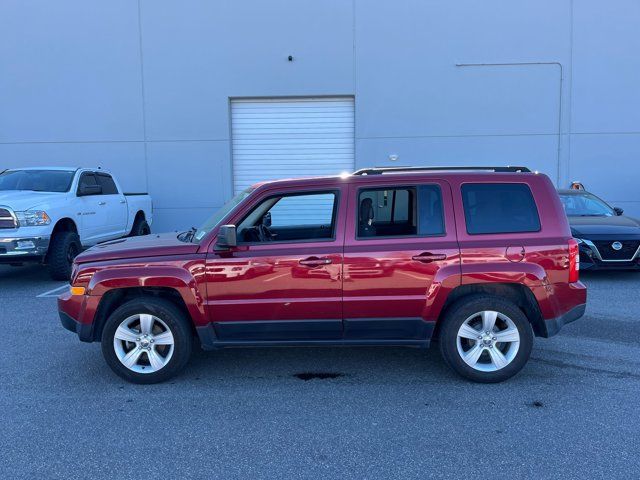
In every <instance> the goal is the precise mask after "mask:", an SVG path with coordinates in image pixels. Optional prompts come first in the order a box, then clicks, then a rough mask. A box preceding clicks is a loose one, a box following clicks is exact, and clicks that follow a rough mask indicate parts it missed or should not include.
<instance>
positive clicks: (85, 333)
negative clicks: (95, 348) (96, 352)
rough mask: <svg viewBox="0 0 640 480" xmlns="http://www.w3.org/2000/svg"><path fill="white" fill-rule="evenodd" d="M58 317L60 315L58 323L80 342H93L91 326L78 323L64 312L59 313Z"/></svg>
mask: <svg viewBox="0 0 640 480" xmlns="http://www.w3.org/2000/svg"><path fill="white" fill-rule="evenodd" d="M58 315H60V323H62V326H63V327H64V328H66V329H67V330H69V331H70V332H73V333H75V334H77V335H78V338H79V339H80V340H81V341H83V342H91V341H93V325H89V324H86V323H80V322H78V321H76V320H74V319H73V318H71V317H70V316H69V315H67V314H66V313H64V312H60V311H59V312H58Z"/></svg>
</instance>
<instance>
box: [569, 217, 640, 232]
mask: <svg viewBox="0 0 640 480" xmlns="http://www.w3.org/2000/svg"><path fill="white" fill-rule="evenodd" d="M569 225H571V231H572V233H573V236H575V237H581V236H582V235H586V236H588V235H638V236H640V222H639V221H638V220H636V219H634V218H631V217H625V216H624V215H620V216H613V217H569Z"/></svg>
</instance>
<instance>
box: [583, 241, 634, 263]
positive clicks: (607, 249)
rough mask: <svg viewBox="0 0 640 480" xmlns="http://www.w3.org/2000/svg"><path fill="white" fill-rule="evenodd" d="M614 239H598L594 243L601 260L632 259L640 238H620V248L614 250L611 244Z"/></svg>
mask: <svg viewBox="0 0 640 480" xmlns="http://www.w3.org/2000/svg"><path fill="white" fill-rule="evenodd" d="M614 241H615V240H598V241H594V242H593V243H594V245H595V246H596V247H597V248H598V251H599V252H600V256H601V257H602V259H603V260H632V259H633V255H634V254H635V253H636V251H637V250H638V247H639V246H640V240H621V241H620V243H621V244H622V248H621V249H620V250H614V249H613V247H612V246H611V244H612V243H613V242H614Z"/></svg>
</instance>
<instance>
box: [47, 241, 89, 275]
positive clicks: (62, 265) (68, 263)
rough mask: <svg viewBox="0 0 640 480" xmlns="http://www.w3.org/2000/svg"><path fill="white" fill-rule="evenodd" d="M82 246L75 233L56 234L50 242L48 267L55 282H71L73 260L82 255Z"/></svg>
mask: <svg viewBox="0 0 640 480" xmlns="http://www.w3.org/2000/svg"><path fill="white" fill-rule="evenodd" d="M81 249H82V245H81V244H80V237H79V236H78V234H77V233H75V232H57V233H54V235H53V237H52V238H51V242H49V252H48V254H47V266H48V269H49V275H50V276H51V278H52V279H53V280H69V278H70V277H71V267H72V266H73V259H74V258H76V256H77V255H78V254H79V253H80V251H81Z"/></svg>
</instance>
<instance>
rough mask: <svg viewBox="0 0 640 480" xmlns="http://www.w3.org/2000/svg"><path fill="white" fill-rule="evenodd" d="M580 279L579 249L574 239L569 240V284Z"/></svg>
mask: <svg viewBox="0 0 640 480" xmlns="http://www.w3.org/2000/svg"><path fill="white" fill-rule="evenodd" d="M579 277H580V249H579V248H578V241H577V240H576V239H575V238H571V239H570V240H569V283H574V282H577V281H578V280H579Z"/></svg>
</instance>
